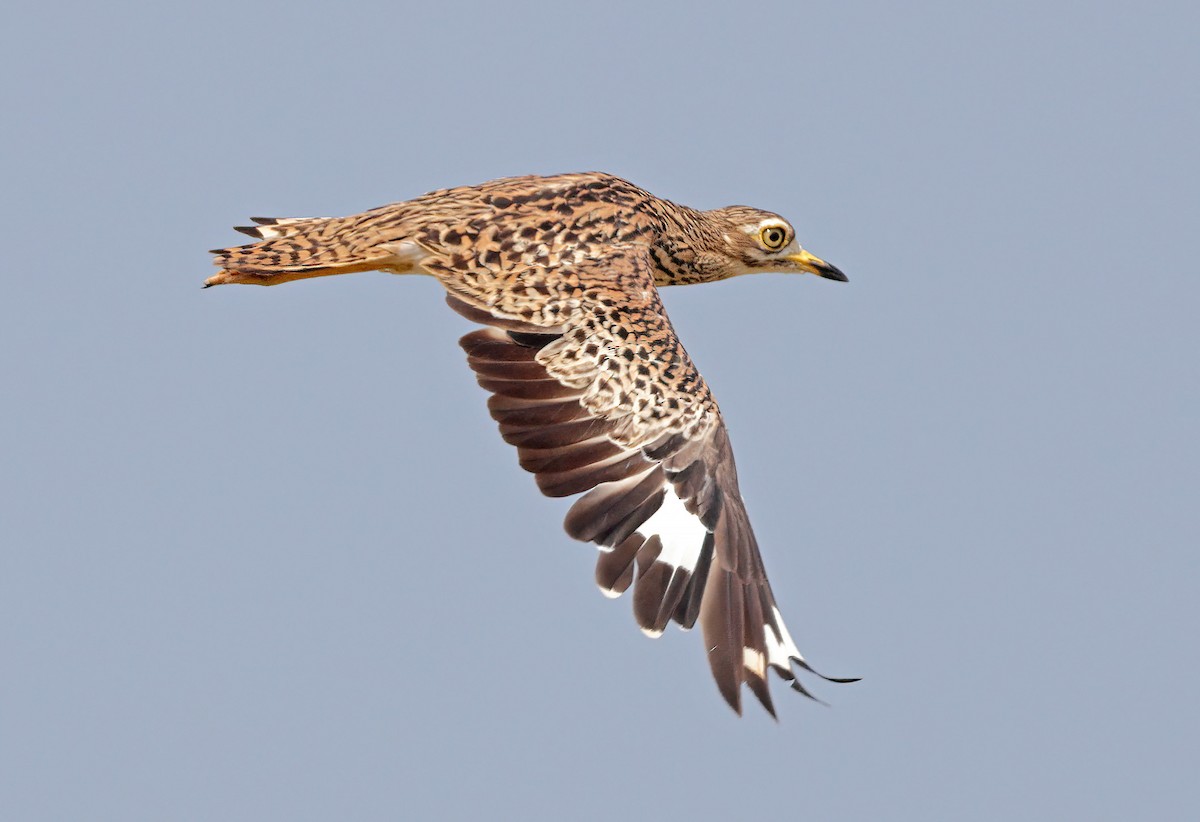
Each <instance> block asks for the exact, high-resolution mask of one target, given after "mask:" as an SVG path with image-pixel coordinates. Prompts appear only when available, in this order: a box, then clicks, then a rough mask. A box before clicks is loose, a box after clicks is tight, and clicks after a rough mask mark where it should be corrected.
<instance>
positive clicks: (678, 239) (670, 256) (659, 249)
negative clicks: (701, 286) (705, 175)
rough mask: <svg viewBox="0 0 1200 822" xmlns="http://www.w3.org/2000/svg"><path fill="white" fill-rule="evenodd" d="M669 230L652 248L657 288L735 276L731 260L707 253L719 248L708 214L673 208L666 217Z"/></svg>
mask: <svg viewBox="0 0 1200 822" xmlns="http://www.w3.org/2000/svg"><path fill="white" fill-rule="evenodd" d="M663 216H664V217H665V218H666V220H667V221H668V226H669V227H668V230H666V231H663V232H662V233H661V234H660V235H659V238H658V240H657V241H656V242H655V243H654V244H653V246H651V253H652V254H653V255H654V259H655V262H656V263H657V264H658V265H657V268H658V271H657V272H655V276H654V284H655V285H659V286H662V285H688V284H691V283H708V282H715V281H716V280H724V279H726V278H728V277H732V276H734V274H735V273H736V272H733V271H730V270H728V269H729V265H728V259H727V258H725V257H724V256H722V255H720V254H715V253H713V252H711V251H706V249H712V248H719V247H720V245H721V243H722V242H723V240H722V238H721V236H720V232H719V231H718V230H717V229H716V228H714V227H713V226H712V225H711V222H710V220H708V218H707V216H706V214H705V212H703V211H698V210H696V209H694V208H688V207H687V206H680V205H674V204H672V208H671V209H669V210H668V211H667V212H666V214H664V215H663Z"/></svg>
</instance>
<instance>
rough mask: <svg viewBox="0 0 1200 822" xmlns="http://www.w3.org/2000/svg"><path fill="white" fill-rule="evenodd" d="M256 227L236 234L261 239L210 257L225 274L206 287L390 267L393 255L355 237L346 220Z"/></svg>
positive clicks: (263, 220)
mask: <svg viewBox="0 0 1200 822" xmlns="http://www.w3.org/2000/svg"><path fill="white" fill-rule="evenodd" d="M251 220H253V221H254V222H255V223H257V225H253V226H238V227H237V228H236V230H237V231H240V232H242V233H243V234H248V235H249V236H251V237H254V238H256V239H258V240H259V242H256V243H250V244H249V245H241V246H233V247H230V248H217V249H213V251H212V252H211V253H212V254H213V255H215V257H216V259H215V260H214V261H213V262H214V263H215V264H216V265H218V266H220V267H221V269H222V270H221V271H219V272H218V273H216V274H214V275H213V276H212V277H209V278H208V280H206V281H205V282H206V285H223V284H226V283H252V284H256V285H276V284H278V283H284V282H290V281H291V280H299V279H305V278H308V277H322V276H327V275H330V274H348V273H351V272H355V271H368V270H371V269H376V268H387V267H388V264H389V260H390V259H391V257H392V255H391V253H390V252H389V251H387V250H386V249H382V248H380V247H379V246H378V245H376V244H371V243H364V242H362V238H361V237H359V236H356V232H355V231H354V228H355V225H354V224H353V222H352V221H350V220H348V219H347V218H342V217H252V218H251Z"/></svg>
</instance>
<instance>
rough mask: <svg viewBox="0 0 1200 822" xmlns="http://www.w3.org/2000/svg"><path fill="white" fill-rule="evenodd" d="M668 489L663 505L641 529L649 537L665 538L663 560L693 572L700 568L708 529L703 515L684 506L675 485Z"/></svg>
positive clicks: (661, 560) (675, 566)
mask: <svg viewBox="0 0 1200 822" xmlns="http://www.w3.org/2000/svg"><path fill="white" fill-rule="evenodd" d="M666 489H667V495H666V496H665V497H663V501H662V505H661V506H660V507H659V509H658V510H657V511H655V512H654V516H652V517H650V519H648V520H646V522H645V523H644V524H643V525H642V526H641V527H640V528H638V531H639V532H641V533H642V534H644V535H646V536H647V537H649V536H650V535H651V534H658V537H659V539H661V540H662V552H661V553H660V554H659V555H658V561H659V562H665V563H666V564H668V565H670V566H671V567H672V568H682V569H684V570H685V571H687V572H688V573H689V574H690V573H691V572H692V571H694V570H695V569H696V562H697V561H698V560H699V559H700V549H701V548H702V547H703V546H704V538H705V537H706V536H707V535H708V529H707V528H705V527H704V524H703V523H702V522H700V518H699V517H697V516H696V515H695V514H693V513H690V512H689V511H688V509H687V508H685V507H684V505H683V500H681V499H680V498H679V495H678V494H676V493H675V488H674V486H672V485H671V484H670V483H667V486H666Z"/></svg>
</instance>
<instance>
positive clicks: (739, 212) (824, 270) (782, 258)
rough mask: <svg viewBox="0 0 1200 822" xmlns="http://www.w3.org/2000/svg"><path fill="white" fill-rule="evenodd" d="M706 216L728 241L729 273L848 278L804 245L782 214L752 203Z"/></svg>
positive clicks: (726, 241)
mask: <svg viewBox="0 0 1200 822" xmlns="http://www.w3.org/2000/svg"><path fill="white" fill-rule="evenodd" d="M704 216H705V217H706V218H707V222H708V223H709V225H710V226H711V228H713V229H715V230H716V232H718V233H717V236H719V237H720V238H721V240H722V242H723V244H724V248H723V249H722V252H723V253H722V256H724V257H726V258H727V262H726V265H727V273H726V274H725V276H728V277H736V276H738V275H740V274H752V273H755V272H767V271H777V272H784V273H787V272H794V273H800V274H816V275H817V276H819V277H824V278H825V279H827V280H838V281H840V282H846V280H847V277H846V275H845V274H843V273H842V272H841V271H839V270H838V269H837V267H836V266H833V265H830V264H829V263H827V262H825V261H824V260H822V259H821V258H820V257H816V256H814V255H813V254H810V253H809V252H807V251H805V250H804V249H803V248H801V247H800V243H799V242H798V241H797V240H796V232H795V230H794V229H793V228H792V225H791V223H789V222H788V221H787V220H785V219H783V218H782V217H780V216H779V215H778V214H772V213H771V212H769V211H762V210H760V209H757V208H750V207H748V206H727V207H726V208H718V209H716V210H715V211H708V212H705V214H704Z"/></svg>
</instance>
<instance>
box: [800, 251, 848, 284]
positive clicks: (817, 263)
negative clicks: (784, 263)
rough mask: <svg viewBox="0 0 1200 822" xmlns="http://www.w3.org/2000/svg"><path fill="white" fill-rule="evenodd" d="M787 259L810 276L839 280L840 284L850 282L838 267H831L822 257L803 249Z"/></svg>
mask: <svg viewBox="0 0 1200 822" xmlns="http://www.w3.org/2000/svg"><path fill="white" fill-rule="evenodd" d="M787 259H789V260H791V261H792V262H793V263H795V264H796V265H798V266H800V268H801V270H803V271H807V272H808V273H809V274H816V275H817V276H818V277H824V278H825V279H827V280H837V281H838V282H840V283H845V282H849V281H850V278H849V277H847V276H846V275H845V274H843V273H842V272H841V270H839V269H838V267H837V266H835V265H830V264H829V263H827V262H825V261H824V260H822V259H821V258H820V257H817V256H815V255H813V254H809V253H808V252H807V251H805V250H804V249H803V248H802V249H800V250H799V251H798V252H797V253H795V254H789V255H788V256H787Z"/></svg>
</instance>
